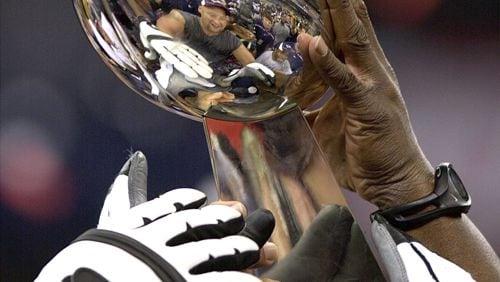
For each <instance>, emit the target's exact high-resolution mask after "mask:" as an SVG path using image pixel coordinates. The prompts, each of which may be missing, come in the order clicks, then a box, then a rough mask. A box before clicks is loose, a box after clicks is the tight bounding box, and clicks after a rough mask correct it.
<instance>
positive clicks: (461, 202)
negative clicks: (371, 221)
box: [371, 163, 471, 230]
mask: <svg viewBox="0 0 500 282" xmlns="http://www.w3.org/2000/svg"><path fill="white" fill-rule="evenodd" d="M434 180H435V182H434V191H433V192H432V193H431V194H430V195H428V196H426V197H424V198H421V199H418V200H416V201H413V202H410V203H407V204H404V205H400V206H397V207H393V208H389V209H385V210H378V211H376V212H374V213H373V214H372V215H371V216H372V218H373V216H374V215H375V214H378V215H381V216H383V217H384V218H385V219H386V220H387V221H388V222H389V223H390V224H391V225H393V226H394V227H397V228H399V229H402V230H410V229H414V228H417V227H420V226H422V225H424V224H426V223H428V222H430V221H432V220H434V219H436V218H438V217H441V216H451V217H458V216H460V215H461V214H462V213H467V212H468V211H469V208H470V206H471V199H470V196H469V194H468V193H467V190H466V189H465V187H464V185H463V183H462V181H461V180H460V177H458V175H457V173H456V172H455V170H454V169H453V167H452V165H451V164H449V163H442V164H440V165H439V166H438V167H437V168H436V170H435V174H434ZM428 207H432V209H430V210H425V211H424V209H426V208H428Z"/></svg>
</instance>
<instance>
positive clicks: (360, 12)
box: [353, 0, 397, 82]
mask: <svg viewBox="0 0 500 282" xmlns="http://www.w3.org/2000/svg"><path fill="white" fill-rule="evenodd" d="M353 6H354V10H355V11H356V15H357V16H358V18H359V20H360V21H361V23H362V24H363V26H364V28H365V30H366V33H367V35H368V39H369V41H370V43H371V46H372V49H373V51H374V52H375V55H376V56H377V58H378V60H379V62H381V63H382V64H383V66H384V69H385V70H386V71H387V72H388V73H389V75H390V76H391V78H392V80H393V81H394V82H397V81H396V80H397V79H396V73H395V72H394V69H393V68H392V66H391V64H390V63H389V60H387V57H386V56H385V54H384V50H383V49H382V47H381V46H380V43H379V41H378V39H377V35H376V33H375V30H374V29H373V25H372V22H371V20H370V16H369V15H368V9H367V7H366V4H365V2H364V1H363V0H353Z"/></svg>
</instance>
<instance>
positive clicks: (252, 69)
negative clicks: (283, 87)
mask: <svg viewBox="0 0 500 282" xmlns="http://www.w3.org/2000/svg"><path fill="white" fill-rule="evenodd" d="M248 76H250V77H255V78H257V79H259V80H261V81H263V82H264V83H265V84H266V85H267V86H269V87H272V86H274V83H275V82H276V75H275V73H274V72H273V71H272V70H271V69H269V68H268V67H266V66H264V65H263V64H261V63H257V62H254V63H250V64H248V65H246V66H244V67H243V68H241V69H234V70H233V71H231V72H230V73H229V75H228V76H227V77H226V78H224V81H225V82H231V81H233V80H235V79H237V78H238V77H248Z"/></svg>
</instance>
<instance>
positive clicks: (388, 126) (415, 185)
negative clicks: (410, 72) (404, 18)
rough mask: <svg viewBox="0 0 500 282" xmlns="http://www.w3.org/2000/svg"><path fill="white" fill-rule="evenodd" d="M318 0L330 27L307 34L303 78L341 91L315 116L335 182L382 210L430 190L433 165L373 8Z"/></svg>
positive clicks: (355, 1) (303, 44) (357, 0)
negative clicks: (412, 121) (418, 135)
mask: <svg viewBox="0 0 500 282" xmlns="http://www.w3.org/2000/svg"><path fill="white" fill-rule="evenodd" d="M318 2H319V4H320V8H321V15H322V21H323V25H324V26H325V27H324V29H323V35H322V36H316V37H312V36H310V35H308V34H301V35H300V37H299V40H298V43H299V47H298V48H299V51H300V52H301V54H302V56H303V59H304V70H303V74H302V75H301V76H299V78H300V79H302V80H303V81H302V83H304V84H306V85H316V87H317V88H319V86H317V85H322V82H321V81H320V79H319V78H321V80H322V81H323V84H324V83H327V84H328V86H330V87H331V88H332V89H333V90H334V93H335V95H334V96H333V98H331V99H330V100H329V101H328V102H327V103H325V104H324V105H323V106H322V107H321V108H320V109H319V110H317V111H315V112H313V113H311V114H310V115H309V116H308V120H310V121H311V122H312V129H313V132H314V134H315V135H316V137H317V139H318V142H319V144H320V146H321V148H322V150H323V152H324V153H325V155H326V157H327V159H328V162H329V164H330V166H331V168H332V170H333V173H334V175H335V177H336V179H337V180H338V182H339V184H340V185H341V186H343V187H345V188H348V189H350V190H353V191H356V192H357V193H358V194H359V195H360V196H361V197H363V198H364V199H366V200H368V201H370V202H371V203H373V204H375V205H377V206H378V207H380V208H387V207H390V206H395V205H399V204H402V203H406V202H410V201H413V200H415V199H418V198H421V197H423V196H426V195H428V194H429V193H430V192H431V191H432V190H433V169H432V166H431V165H430V164H429V162H428V161H427V159H426V158H425V156H424V155H423V153H422V151H421V150H420V147H419V145H418V142H417V139H416V137H415V135H414V133H413V130H412V127H411V124H410V120H409V117H408V112H407V110H406V106H405V103H404V101H403V98H402V96H401V92H400V89H399V85H398V82H397V78H396V75H395V74H394V71H393V69H392V67H391V66H390V64H389V62H388V61H387V59H386V57H385V55H384V53H383V51H382V49H381V47H380V45H379V43H378V40H377V38H376V35H375V33H374V31H373V27H372V24H371V22H370V19H369V17H368V13H367V10H366V6H365V5H364V3H363V2H362V1H360V0H352V1H347V0H319V1H318ZM328 33H331V34H328ZM323 38H326V42H325V39H323ZM307 73H308V74H307ZM307 79H309V80H307ZM292 83H293V82H292ZM302 90H307V86H305V87H304V88H303V89H302ZM294 91H296V93H299V91H298V90H296V89H295V90H294ZM302 93H307V92H302ZM323 93H324V92H323ZM319 94H320V93H315V94H314V95H312V94H311V96H314V97H317V95H319ZM308 99H312V98H310V97H309V98H303V100H308ZM299 101H300V100H299ZM301 106H304V104H303V105H301ZM306 106H307V105H306Z"/></svg>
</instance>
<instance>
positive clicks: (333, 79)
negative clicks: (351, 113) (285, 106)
mask: <svg viewBox="0 0 500 282" xmlns="http://www.w3.org/2000/svg"><path fill="white" fill-rule="evenodd" d="M309 57H310V59H311V62H312V63H313V65H314V67H315V68H316V71H317V72H318V74H319V75H320V76H321V77H322V78H323V80H324V81H325V82H326V83H328V84H329V85H330V87H332V88H333V89H334V90H336V91H335V92H336V93H337V94H339V95H340V96H341V97H342V98H356V97H358V98H359V96H360V95H361V93H362V91H361V90H362V89H363V85H362V83H361V81H360V80H359V79H358V78H357V77H356V75H355V74H354V73H353V72H352V71H351V69H350V68H349V67H348V66H347V65H346V64H344V63H342V62H341V61H340V60H339V59H338V58H337V57H336V56H335V55H334V53H333V52H332V51H331V50H330V49H329V48H328V46H327V45H326V43H325V41H324V40H323V38H321V36H315V37H314V38H313V39H312V41H311V44H310V45H309Z"/></svg>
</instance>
